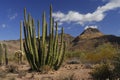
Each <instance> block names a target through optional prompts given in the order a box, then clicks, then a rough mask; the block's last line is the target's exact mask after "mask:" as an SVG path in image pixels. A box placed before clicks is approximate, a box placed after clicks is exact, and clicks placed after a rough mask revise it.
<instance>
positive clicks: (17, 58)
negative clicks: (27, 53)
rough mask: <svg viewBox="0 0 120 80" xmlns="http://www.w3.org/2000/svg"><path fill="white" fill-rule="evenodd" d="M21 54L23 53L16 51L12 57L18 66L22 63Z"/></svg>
mask: <svg viewBox="0 0 120 80" xmlns="http://www.w3.org/2000/svg"><path fill="white" fill-rule="evenodd" d="M22 53H23V52H22V51H21V50H17V51H16V52H15V55H14V57H15V59H16V61H17V62H18V64H21V63H22V57H23V55H22Z"/></svg>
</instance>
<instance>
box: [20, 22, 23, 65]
mask: <svg viewBox="0 0 120 80" xmlns="http://www.w3.org/2000/svg"><path fill="white" fill-rule="evenodd" d="M20 51H21V53H22V55H21V58H20V63H22V60H23V39H22V21H21V22H20Z"/></svg>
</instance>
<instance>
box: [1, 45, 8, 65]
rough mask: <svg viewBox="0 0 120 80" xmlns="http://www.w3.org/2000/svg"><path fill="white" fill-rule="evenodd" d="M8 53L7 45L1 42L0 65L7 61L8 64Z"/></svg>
mask: <svg viewBox="0 0 120 80" xmlns="http://www.w3.org/2000/svg"><path fill="white" fill-rule="evenodd" d="M4 51H5V52H4ZM7 55H8V50H7V45H6V44H2V43H0V65H2V64H4V63H5V65H8V56H7ZM4 59H5V60H4Z"/></svg>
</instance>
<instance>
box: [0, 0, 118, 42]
mask: <svg viewBox="0 0 120 80" xmlns="http://www.w3.org/2000/svg"><path fill="white" fill-rule="evenodd" d="M50 4H52V6H53V17H54V18H55V20H56V21H58V22H59V29H60V28H61V27H64V29H65V33H68V34H71V35H72V36H78V35H79V34H80V33H81V32H82V31H83V30H84V29H85V28H86V27H93V28H98V29H99V30H100V31H101V32H103V33H104V34H113V35H117V36H120V0H1V1H0V40H16V39H19V23H20V21H21V20H23V9H24V7H26V8H27V12H30V13H31V15H32V16H33V17H34V19H35V20H36V21H37V20H38V19H40V20H41V16H42V12H43V11H46V14H47V20H48V18H49V6H50Z"/></svg>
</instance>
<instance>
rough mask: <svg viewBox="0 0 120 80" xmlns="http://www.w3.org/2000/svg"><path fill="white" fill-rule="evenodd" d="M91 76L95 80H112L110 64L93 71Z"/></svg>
mask: <svg viewBox="0 0 120 80" xmlns="http://www.w3.org/2000/svg"><path fill="white" fill-rule="evenodd" d="M91 76H92V77H93V78H94V80H106V79H110V80H111V78H112V70H111V69H110V66H109V65H108V64H100V65H99V66H97V67H95V68H94V69H93V71H92V72H91Z"/></svg>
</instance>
